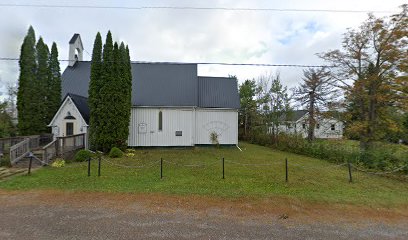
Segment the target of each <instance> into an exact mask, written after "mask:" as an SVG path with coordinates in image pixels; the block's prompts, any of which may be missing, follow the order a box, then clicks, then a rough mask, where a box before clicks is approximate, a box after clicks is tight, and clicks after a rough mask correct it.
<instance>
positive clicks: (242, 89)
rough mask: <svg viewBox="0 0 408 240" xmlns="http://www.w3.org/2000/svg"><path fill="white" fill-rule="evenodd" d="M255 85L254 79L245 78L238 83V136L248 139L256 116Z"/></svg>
mask: <svg viewBox="0 0 408 240" xmlns="http://www.w3.org/2000/svg"><path fill="white" fill-rule="evenodd" d="M256 93H257V86H256V82H255V80H245V82H243V83H242V84H240V85H239V97H240V104H241V108H240V110H239V114H238V117H239V119H238V121H239V128H240V129H239V130H240V138H241V139H244V140H249V138H250V136H251V134H252V130H253V127H254V125H255V121H256V120H255V119H256V117H257V108H258V103H257V100H256V99H255V96H256Z"/></svg>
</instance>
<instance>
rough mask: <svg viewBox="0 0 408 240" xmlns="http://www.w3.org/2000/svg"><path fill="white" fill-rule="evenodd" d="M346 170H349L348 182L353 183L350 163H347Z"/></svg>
mask: <svg viewBox="0 0 408 240" xmlns="http://www.w3.org/2000/svg"><path fill="white" fill-rule="evenodd" d="M347 165H348V170H349V182H350V183H352V182H353V176H351V163H350V162H349V163H348V164H347Z"/></svg>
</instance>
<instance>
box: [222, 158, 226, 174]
mask: <svg viewBox="0 0 408 240" xmlns="http://www.w3.org/2000/svg"><path fill="white" fill-rule="evenodd" d="M222 179H225V164H224V158H222Z"/></svg>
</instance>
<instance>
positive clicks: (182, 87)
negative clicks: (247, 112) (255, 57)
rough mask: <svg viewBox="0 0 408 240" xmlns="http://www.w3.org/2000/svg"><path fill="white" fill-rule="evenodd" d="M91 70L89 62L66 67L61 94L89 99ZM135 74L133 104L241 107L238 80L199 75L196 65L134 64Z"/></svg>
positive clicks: (133, 75) (133, 74) (133, 72)
mask: <svg viewBox="0 0 408 240" xmlns="http://www.w3.org/2000/svg"><path fill="white" fill-rule="evenodd" d="M90 69H91V63H90V62H77V63H76V64H75V65H74V66H72V67H67V68H66V69H65V71H64V73H63V74H62V96H65V95H66V94H68V93H72V94H76V95H79V96H83V97H85V98H87V97H88V87H89V78H90ZM132 77H133V80H132V105H133V106H200V107H214V108H215V107H220V108H221V107H222V108H233V109H237V108H239V96H238V87H237V82H236V81H235V80H231V79H228V78H210V77H199V78H198V77H197V65H196V64H169V63H132ZM198 79H200V80H198ZM199 85H200V86H199Z"/></svg>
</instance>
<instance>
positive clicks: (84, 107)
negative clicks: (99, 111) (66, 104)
mask: <svg viewBox="0 0 408 240" xmlns="http://www.w3.org/2000/svg"><path fill="white" fill-rule="evenodd" d="M68 96H69V97H70V98H71V99H72V101H73V102H74V104H75V106H76V107H77V108H78V111H79V112H80V113H81V115H82V117H83V118H84V120H85V122H86V123H88V124H89V107H88V98H86V97H82V96H78V95H76V94H72V93H69V94H67V95H66V96H65V97H64V100H65V98H67V97H68ZM64 100H63V101H64Z"/></svg>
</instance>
